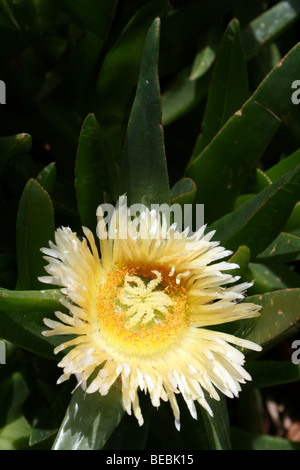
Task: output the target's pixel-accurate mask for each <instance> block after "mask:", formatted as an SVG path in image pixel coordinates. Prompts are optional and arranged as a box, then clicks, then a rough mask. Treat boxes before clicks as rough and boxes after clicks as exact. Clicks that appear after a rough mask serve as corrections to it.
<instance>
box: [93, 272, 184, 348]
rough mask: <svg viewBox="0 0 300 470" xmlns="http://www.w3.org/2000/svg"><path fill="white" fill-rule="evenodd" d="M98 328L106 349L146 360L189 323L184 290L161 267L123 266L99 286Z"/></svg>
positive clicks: (176, 337) (165, 345)
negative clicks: (105, 343)
mask: <svg viewBox="0 0 300 470" xmlns="http://www.w3.org/2000/svg"><path fill="white" fill-rule="evenodd" d="M97 308H98V315H99V326H100V330H101V334H102V335H103V337H105V338H106V340H107V343H108V346H107V347H109V346H113V347H114V348H117V349H118V350H120V351H125V349H126V351H127V353H130V354H132V353H136V354H138V355H139V356H149V355H151V354H154V353H159V352H161V351H162V350H164V349H165V348H166V347H168V346H170V345H172V344H174V343H175V342H176V341H177V340H178V339H179V338H180V337H181V335H182V333H183V331H184V330H185V328H186V327H187V325H188V324H189V322H190V316H189V311H188V307H187V296H186V292H185V289H184V288H183V287H182V286H178V284H177V283H176V276H174V277H172V278H170V276H169V270H167V269H165V268H163V267H161V266H144V265H140V266H124V267H123V268H122V269H118V270H116V271H114V272H111V273H109V274H108V275H107V278H106V282H105V283H104V284H102V285H100V286H99V290H98V301H97Z"/></svg>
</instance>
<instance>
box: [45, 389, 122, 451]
mask: <svg viewBox="0 0 300 470" xmlns="http://www.w3.org/2000/svg"><path fill="white" fill-rule="evenodd" d="M123 415H124V410H123V406H122V394H121V391H120V389H119V387H112V388H111V389H110V392H109V393H108V395H106V396H101V395H100V394H99V393H98V392H96V393H92V394H87V393H85V392H84V391H83V390H82V388H80V387H79V388H77V389H76V390H75V392H74V393H73V395H72V398H71V401H70V405H69V407H68V409H67V412H66V415H65V418H64V420H63V422H62V424H61V427H60V430H59V432H58V434H57V437H56V439H55V442H54V445H53V449H54V450H100V449H102V447H103V446H104V445H105V443H106V441H107V440H108V439H109V437H110V435H111V434H112V432H113V431H114V430H115V428H116V427H117V426H118V424H119V422H120V421H121V419H122V417H123Z"/></svg>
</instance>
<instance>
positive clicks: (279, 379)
mask: <svg viewBox="0 0 300 470" xmlns="http://www.w3.org/2000/svg"><path fill="white" fill-rule="evenodd" d="M247 372H249V374H250V375H251V376H252V380H251V381H250V382H247V384H246V385H245V386H244V387H245V388H246V389H255V388H265V387H274V386H275V385H283V384H287V383H292V382H298V380H300V365H299V364H293V363H292V361H290V362H288V361H261V360H260V361H247Z"/></svg>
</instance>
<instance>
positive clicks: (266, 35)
mask: <svg viewBox="0 0 300 470" xmlns="http://www.w3.org/2000/svg"><path fill="white" fill-rule="evenodd" d="M299 16H300V2H299V0H289V1H282V2H278V3H277V4H276V5H274V6H273V8H269V9H268V10H267V11H266V12H264V13H263V14H262V15H260V16H258V17H257V18H255V19H254V20H253V21H252V22H251V23H250V24H249V26H248V28H246V29H245V31H243V43H244V47H245V51H246V55H247V57H248V58H249V59H250V58H252V57H253V56H254V55H255V54H257V52H258V51H259V50H260V49H261V47H262V46H263V45H265V44H266V43H268V42H270V41H273V40H274V39H276V38H277V37H278V36H279V35H280V34H282V33H283V32H284V31H285V30H286V29H287V28H289V27H290V26H291V25H292V24H293V23H295V22H296V21H297V19H298V18H299Z"/></svg>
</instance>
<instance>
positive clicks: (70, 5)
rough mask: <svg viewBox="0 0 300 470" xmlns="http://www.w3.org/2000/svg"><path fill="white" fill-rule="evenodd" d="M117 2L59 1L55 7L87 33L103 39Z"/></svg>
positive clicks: (109, 25) (111, 0) (108, 28)
mask: <svg viewBox="0 0 300 470" xmlns="http://www.w3.org/2000/svg"><path fill="white" fill-rule="evenodd" d="M117 4H118V0H104V1H103V0H102V1H101V2H98V1H97V0H77V1H76V2H73V1H72V0H59V1H57V5H58V6H59V8H61V9H62V10H63V11H65V12H66V13H67V14H68V15H70V17H71V18H72V19H73V20H74V21H76V22H78V23H79V24H80V25H82V26H84V27H85V28H87V29H88V30H89V31H92V32H93V33H95V34H97V36H99V37H100V38H102V39H105V38H106V36H107V34H108V32H109V30H110V27H111V23H112V20H113V17H114V14H115V10H116V7H117Z"/></svg>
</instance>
